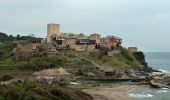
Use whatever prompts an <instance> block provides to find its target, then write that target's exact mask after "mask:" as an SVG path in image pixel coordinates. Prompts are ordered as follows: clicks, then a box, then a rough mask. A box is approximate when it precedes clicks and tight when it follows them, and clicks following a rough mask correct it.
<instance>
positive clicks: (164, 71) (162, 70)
mask: <svg viewBox="0 0 170 100" xmlns="http://www.w3.org/2000/svg"><path fill="white" fill-rule="evenodd" d="M159 71H161V72H163V73H166V74H170V72H169V71H168V70H164V69H159Z"/></svg>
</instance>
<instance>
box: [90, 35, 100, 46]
mask: <svg viewBox="0 0 170 100" xmlns="http://www.w3.org/2000/svg"><path fill="white" fill-rule="evenodd" d="M90 40H95V41H96V44H100V43H101V35H100V34H97V33H93V34H91V35H90Z"/></svg>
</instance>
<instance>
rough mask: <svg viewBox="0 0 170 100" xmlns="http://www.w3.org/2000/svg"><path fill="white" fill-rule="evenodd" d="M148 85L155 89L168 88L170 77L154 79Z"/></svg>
mask: <svg viewBox="0 0 170 100" xmlns="http://www.w3.org/2000/svg"><path fill="white" fill-rule="evenodd" d="M150 85H151V86H153V87H156V88H170V77H169V76H164V77H155V78H154V79H153V80H151V81H150Z"/></svg>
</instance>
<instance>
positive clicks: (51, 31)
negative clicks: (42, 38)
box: [47, 23, 60, 43]
mask: <svg viewBox="0 0 170 100" xmlns="http://www.w3.org/2000/svg"><path fill="white" fill-rule="evenodd" d="M57 36H60V24H53V23H52V24H48V25H47V43H51V42H52V40H53V38H55V37H57Z"/></svg>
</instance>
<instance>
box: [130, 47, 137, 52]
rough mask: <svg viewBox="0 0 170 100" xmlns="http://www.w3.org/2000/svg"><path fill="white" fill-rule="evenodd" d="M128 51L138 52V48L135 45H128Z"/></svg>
mask: <svg viewBox="0 0 170 100" xmlns="http://www.w3.org/2000/svg"><path fill="white" fill-rule="evenodd" d="M128 51H129V52H132V53H133V52H138V48H137V47H129V48H128Z"/></svg>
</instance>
